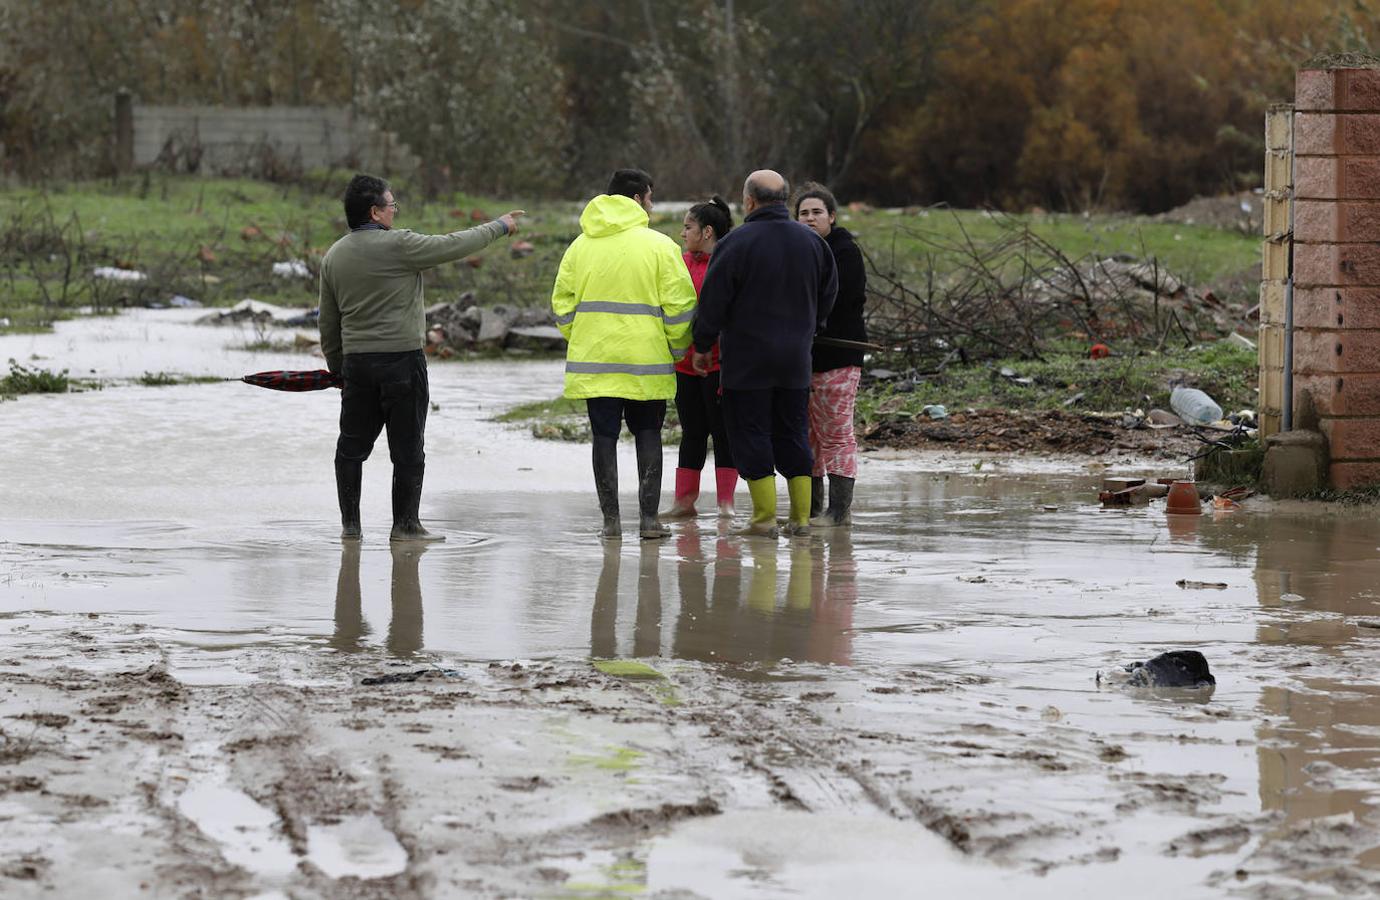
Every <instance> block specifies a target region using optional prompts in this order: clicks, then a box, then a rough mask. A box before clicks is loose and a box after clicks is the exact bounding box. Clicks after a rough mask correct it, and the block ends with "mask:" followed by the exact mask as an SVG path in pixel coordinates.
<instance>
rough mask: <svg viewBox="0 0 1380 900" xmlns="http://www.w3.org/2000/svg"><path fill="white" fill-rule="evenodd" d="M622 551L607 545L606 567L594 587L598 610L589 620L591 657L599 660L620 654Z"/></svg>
mask: <svg viewBox="0 0 1380 900" xmlns="http://www.w3.org/2000/svg"><path fill="white" fill-rule="evenodd" d="M622 550H623V545H622V544H619V543H616V542H609V543H606V544H604V565H603V567H602V568H600V569H599V583H598V584H596V585H595V586H594V609H593V611H592V612H591V613H590V618H589V655H590V656H592V657H594V658H595V659H613V658H614V657H616V656H617V655H618V632H617V626H618V556H619V554H620V553H621V552H622Z"/></svg>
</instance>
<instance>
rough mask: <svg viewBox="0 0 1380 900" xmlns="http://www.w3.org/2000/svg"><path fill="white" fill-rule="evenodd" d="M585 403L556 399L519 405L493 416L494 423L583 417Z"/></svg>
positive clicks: (563, 398)
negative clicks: (559, 417)
mask: <svg viewBox="0 0 1380 900" xmlns="http://www.w3.org/2000/svg"><path fill="white" fill-rule="evenodd" d="M584 415H585V401H583V400H569V399H567V398H565V397H557V398H556V399H555V400H538V401H536V402H534V403H521V404H519V405H517V406H514V407H513V408H512V409H510V410H508V411H507V412H505V413H503V414H501V415H498V416H495V417H494V421H495V422H528V421H531V420H533V419H552V418H556V417H558V416H584Z"/></svg>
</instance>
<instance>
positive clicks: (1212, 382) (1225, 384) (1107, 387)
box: [857, 342, 1258, 431]
mask: <svg viewBox="0 0 1380 900" xmlns="http://www.w3.org/2000/svg"><path fill="white" fill-rule="evenodd" d="M1003 368H1006V369H1009V370H1011V371H1013V372H1015V377H1018V378H1029V379H1030V380H1031V382H1032V383H1031V384H1030V385H1022V384H1017V383H1016V382H1015V381H1014V380H1013V379H1010V378H1006V377H1003V376H1002V374H1001V371H1002V369H1003ZM1257 380H1258V363H1257V358H1256V353H1255V351H1253V350H1246V349H1244V348H1241V347H1237V346H1235V345H1232V344H1228V343H1226V342H1218V343H1215V344H1208V345H1205V346H1202V347H1196V348H1192V349H1187V350H1176V351H1170V352H1165V353H1159V354H1149V353H1147V354H1142V355H1140V356H1128V357H1115V356H1113V357H1108V358H1106V359H1089V358H1087V357H1086V356H1083V355H1081V354H1080V355H1078V356H1073V355H1067V356H1051V357H1049V358H1047V359H1046V360H1044V361H1033V360H999V361H996V362H993V363H990V364H983V365H972V366H955V367H949V368H948V369H946V370H945V371H944V372H943V373H942V374H941V375H937V376H932V377H929V378H926V379H924V380H921V381H918V382H916V383H915V384H914V388H913V389H912V390H909V391H906V392H902V391H898V390H897V389H896V387H895V386H894V385H888V384H879V385H876V386H873V387H867V388H864V389H863V390H861V391H859V393H858V402H857V420H858V424H859V427H860V428H861V429H862V430H863V431H867V430H869V429H870V428H871V426H873V425H874V424H876V423H877V422H878V421H880V420H882V419H885V418H887V417H904V418H909V417H914V416H917V415H919V414H920V410H921V409H922V408H923V407H925V406H928V405H931V404H941V405H943V406H946V407H948V409H949V410H950V411H953V410H955V409H963V408H967V407H972V408H977V409H981V408H999V409H1015V410H1048V409H1062V408H1066V407H1065V404H1066V403H1068V401H1069V400H1070V399H1071V398H1072V397H1074V396H1075V395H1078V394H1081V395H1082V398H1081V399H1080V400H1078V401H1077V402H1076V403H1074V404H1069V406H1068V407H1067V408H1072V409H1075V410H1093V411H1097V412H1119V411H1121V410H1125V409H1147V410H1148V409H1151V408H1154V407H1159V408H1161V409H1166V410H1167V409H1169V392H1170V389H1171V385H1172V384H1173V383H1174V382H1176V381H1182V382H1183V383H1184V384H1186V385H1188V386H1190V387H1197V388H1199V389H1200V390H1203V391H1205V392H1206V393H1207V394H1208V395H1209V396H1211V397H1212V398H1213V399H1215V400H1216V401H1217V402H1218V404H1219V405H1221V407H1222V408H1223V410H1225V411H1227V412H1233V411H1235V410H1237V409H1243V408H1249V409H1254V408H1255V405H1256V392H1255V387H1256V383H1257Z"/></svg>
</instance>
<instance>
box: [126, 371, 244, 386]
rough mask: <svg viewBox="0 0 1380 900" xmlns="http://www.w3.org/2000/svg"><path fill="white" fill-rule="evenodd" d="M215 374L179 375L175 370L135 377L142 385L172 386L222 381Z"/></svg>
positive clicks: (146, 373) (147, 373) (222, 379)
mask: <svg viewBox="0 0 1380 900" xmlns="http://www.w3.org/2000/svg"><path fill="white" fill-rule="evenodd" d="M224 380H225V379H224V378H221V377H219V376H217V375H179V374H177V373H176V372H145V373H144V374H143V375H140V376H139V378H138V379H137V383H139V384H142V385H143V386H144V387H172V386H173V385H178V384H215V383H218V382H221V381H224Z"/></svg>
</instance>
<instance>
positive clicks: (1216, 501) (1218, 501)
mask: <svg viewBox="0 0 1380 900" xmlns="http://www.w3.org/2000/svg"><path fill="white" fill-rule="evenodd" d="M1212 508H1213V509H1215V510H1223V511H1225V510H1232V509H1240V508H1241V504H1240V503H1237V502H1236V501H1235V500H1233V499H1231V498H1230V497H1222V496H1217V497H1213V498H1212Z"/></svg>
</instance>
